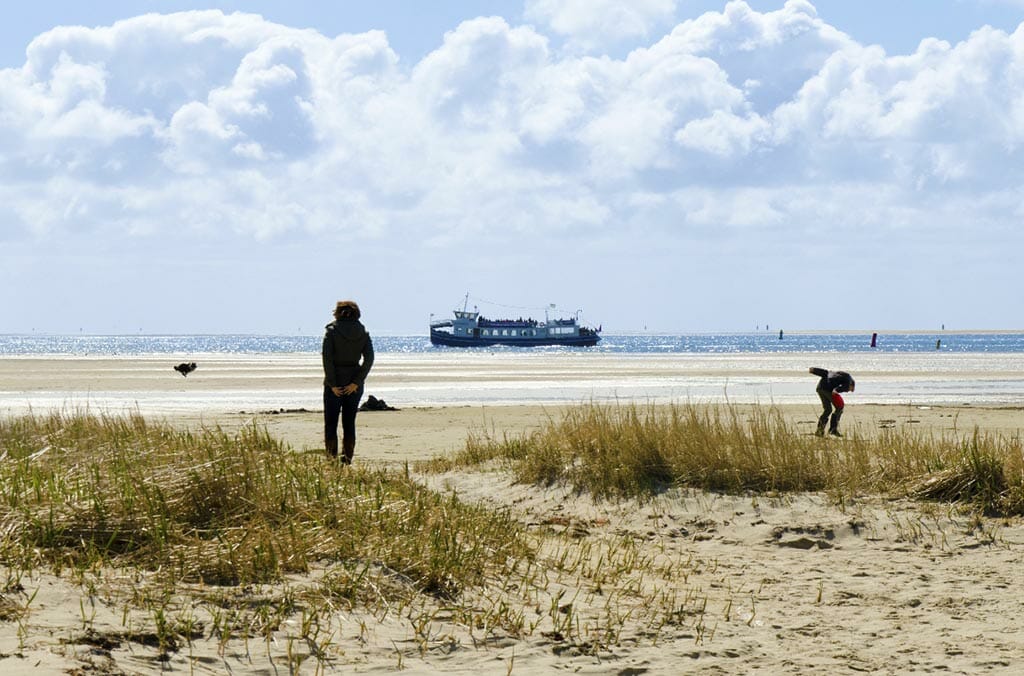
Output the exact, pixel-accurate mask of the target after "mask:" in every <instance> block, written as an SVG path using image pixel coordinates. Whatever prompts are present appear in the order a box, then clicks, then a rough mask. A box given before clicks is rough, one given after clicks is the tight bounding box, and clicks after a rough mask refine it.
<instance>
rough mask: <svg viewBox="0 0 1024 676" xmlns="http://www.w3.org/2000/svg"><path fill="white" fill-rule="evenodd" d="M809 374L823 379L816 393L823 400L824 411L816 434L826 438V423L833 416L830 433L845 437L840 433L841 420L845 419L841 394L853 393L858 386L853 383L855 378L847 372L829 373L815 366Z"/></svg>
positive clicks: (819, 419) (829, 427) (819, 382)
mask: <svg viewBox="0 0 1024 676" xmlns="http://www.w3.org/2000/svg"><path fill="white" fill-rule="evenodd" d="M808 372H809V373H813V374H814V375H816V376H818V377H819V378H821V380H819V381H818V387H817V388H816V391H817V393H818V397H820V398H821V407H822V409H824V410H823V411H822V414H821V417H820V418H818V430H817V432H815V434H817V435H818V436H819V437H822V436H825V423H827V422H829V414H831V415H832V422H831V423H830V424H829V426H828V433H829V434H831V435H832V436H836V437H841V436H843V435H842V434H840V433H839V419H840V418H842V417H843V407H844V406H845V402H844V401H843V398H842V397H841V396H840V395H839V393H840V392H853V389H854V387H855V385H856V383H854V382H853V377H852V376H851V375H850V374H849V373H847V372H846V371H828V370H826V369H820V368H815V367H813V366H812V367H811V368H810V369H809V371H808ZM833 406H834V407H835V412H834V413H833V412H832V407H833Z"/></svg>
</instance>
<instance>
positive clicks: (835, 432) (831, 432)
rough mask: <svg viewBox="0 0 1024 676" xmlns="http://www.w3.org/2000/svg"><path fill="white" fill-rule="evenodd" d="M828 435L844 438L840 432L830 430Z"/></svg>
mask: <svg viewBox="0 0 1024 676" xmlns="http://www.w3.org/2000/svg"><path fill="white" fill-rule="evenodd" d="M828 433H829V434H831V435H832V436H834V437H840V438H841V437H842V436H843V435H842V434H840V433H839V430H829V431H828Z"/></svg>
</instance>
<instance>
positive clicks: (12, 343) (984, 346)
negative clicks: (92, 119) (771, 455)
mask: <svg viewBox="0 0 1024 676" xmlns="http://www.w3.org/2000/svg"><path fill="white" fill-rule="evenodd" d="M320 341H321V336H258V335H206V336H203V335H199V336H186V335H181V336H141V335H133V336H86V335H79V336H58V335H39V336H37V335H0V355H26V356H27V355H48V354H60V355H74V356H130V355H146V354H185V355H187V354H281V353H303V352H308V353H319V351H320ZM938 341H941V347H940V349H941V351H943V352H957V353H1000V352H1002V353H1024V333H935V334H925V333H913V334H910V333H893V334H883V335H880V336H879V337H878V342H877V347H876V348H872V347H871V344H870V343H871V336H870V335H868V334H862V333H858V334H851V333H794V334H789V335H784V337H783V339H782V340H779V337H778V334H777V333H773V334H764V333H724V334H703V333H694V334H685V335H632V336H630V335H606V336H604V337H603V339H602V340H601V343H600V344H599V345H598V346H596V347H592V348H562V347H547V348H515V347H503V346H502V347H491V348H480V349H478V350H471V351H483V352H509V353H516V352H542V353H543V352H555V353H557V352H576V351H578V352H590V353H597V354H647V353H649V354H688V353H692V354H741V353H787V352H883V353H884V352H934V351H935V349H936V342H938ZM373 343H374V347H375V349H376V350H377V352H386V353H407V354H415V353H444V352H448V351H453V350H454V351H463V349H462V348H445V347H434V346H432V345H431V344H430V340H429V338H428V337H427V336H374V339H373Z"/></svg>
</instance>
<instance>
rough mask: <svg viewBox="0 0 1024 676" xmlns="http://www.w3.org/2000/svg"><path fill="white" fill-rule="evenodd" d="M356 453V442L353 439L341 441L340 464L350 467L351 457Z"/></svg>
mask: <svg viewBox="0 0 1024 676" xmlns="http://www.w3.org/2000/svg"><path fill="white" fill-rule="evenodd" d="M355 452H356V440H355V439H342V440H341V464H342V465H351V464H352V456H353V455H355Z"/></svg>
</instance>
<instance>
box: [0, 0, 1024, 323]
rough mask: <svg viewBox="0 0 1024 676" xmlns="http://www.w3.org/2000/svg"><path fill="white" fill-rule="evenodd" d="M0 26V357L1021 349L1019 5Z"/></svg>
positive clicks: (167, 9) (119, 18) (19, 17)
mask: <svg viewBox="0 0 1024 676" xmlns="http://www.w3.org/2000/svg"><path fill="white" fill-rule="evenodd" d="M0 11H2V15H0V16H2V20H0V333H73V334H77V333H85V334H134V333H146V334H162V333H174V334H188V333H270V334H303V335H307V334H308V335H314V334H318V333H319V332H320V331H321V330H322V327H323V325H324V324H325V323H327V322H328V321H329V320H330V318H331V317H330V315H331V310H332V309H333V307H334V303H335V301H337V300H340V299H344V298H352V299H355V300H357V301H358V302H359V303H360V306H361V307H362V308H363V319H364V323H365V324H366V325H367V327H368V328H369V330H370V332H371V334H412V333H425V332H426V329H427V324H428V322H429V319H430V315H431V314H434V315H435V316H448V315H449V314H450V312H451V310H452V309H454V308H456V307H461V306H462V303H463V300H464V298H465V297H466V295H467V294H468V296H469V304H470V305H471V306H477V307H479V309H480V310H481V311H483V312H484V313H485V314H487V315H488V316H492V317H496V316H500V315H503V314H504V315H511V316H520V315H527V314H532V315H534V316H538V315H539V316H542V315H543V312H544V311H543V308H545V307H547V306H548V305H549V304H551V303H554V304H556V305H557V306H558V308H559V312H560V313H561V314H564V315H568V314H572V313H576V312H577V311H579V312H580V313H581V318H582V319H583V320H584V321H585V322H586V323H589V324H592V325H599V324H600V325H601V326H602V327H603V328H604V330H605V331H606V332H621V333H629V332H637V331H657V332H716V331H728V332H732V331H744V332H745V331H755V330H766V327H770V328H771V330H772V331H775V330H778V329H786V330H791V331H796V330H881V331H884V330H900V329H915V330H938V329H939V328H940V327H943V326H944V327H945V328H946V329H959V330H966V329H1022V328H1024V326H1022V321H1024V319H1022V318H1024V293H1022V289H1021V284H1020V281H1019V277H1018V275H1019V273H1018V268H1019V267H1020V266H1019V263H1018V261H1017V260H1016V259H1017V258H1018V257H1019V256H1020V255H1021V254H1020V252H1021V251H1024V230H1022V228H1021V220H1022V217H1024V182H1022V179H1024V162H1022V160H1024V28H1018V27H1019V26H1020V24H1021V22H1022V21H1024V0H901V2H898V3H897V2H891V0H884V1H883V0H860V1H858V2H848V0H817V1H813V0H788V1H784V0H776V1H767V0H766V1H760V0H747V1H745V2H744V1H743V0H733V1H731V2H726V1H724V0H719V1H717V2H715V1H712V0H631V1H629V2H613V1H612V0H520V1H511V0H477V1H472V2H470V1H458V0H453V1H448V2H442V3H424V2H415V1H413V0H408V1H406V2H399V1H398V0H378V1H377V2H375V3H354V2H353V3H349V2H345V3H322V2H311V1H302V0H293V1H292V2H288V3H281V2H269V1H265V2H260V1H255V2H241V1H237V2H226V1H224V2H216V1H209V2H191V1H172V0H150V1H146V0H136V1H133V2H121V1H108V2H103V1H97V2H90V3H82V2H78V1H77V0H65V1H54V2H47V1H46V0H41V1H39V2H35V3H5V4H4V5H3V6H2V8H0Z"/></svg>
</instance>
